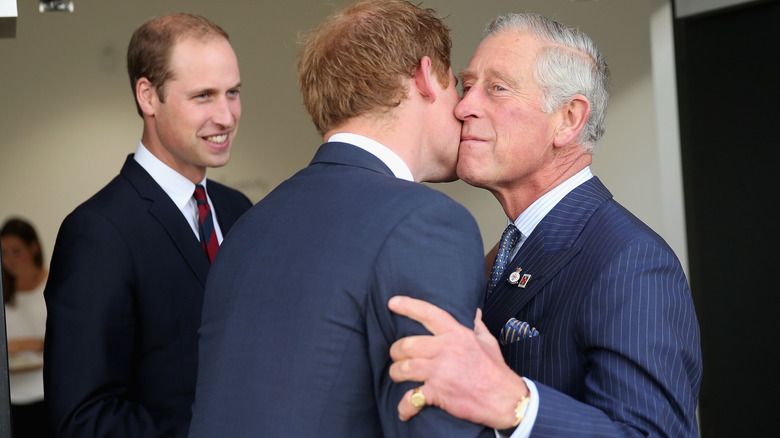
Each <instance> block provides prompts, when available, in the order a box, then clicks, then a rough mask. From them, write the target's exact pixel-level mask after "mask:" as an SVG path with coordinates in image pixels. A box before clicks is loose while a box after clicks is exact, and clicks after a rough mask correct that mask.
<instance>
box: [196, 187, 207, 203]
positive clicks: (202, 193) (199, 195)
mask: <svg viewBox="0 0 780 438" xmlns="http://www.w3.org/2000/svg"><path fill="white" fill-rule="evenodd" d="M193 196H195V200H196V201H198V204H200V203H202V202H206V189H205V188H204V187H203V186H202V185H200V184H198V185H196V186H195V194H194V195H193Z"/></svg>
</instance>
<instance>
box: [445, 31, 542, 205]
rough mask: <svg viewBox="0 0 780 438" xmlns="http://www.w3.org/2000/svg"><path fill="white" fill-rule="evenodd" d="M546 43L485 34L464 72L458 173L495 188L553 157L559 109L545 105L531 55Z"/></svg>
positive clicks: (524, 37) (517, 36)
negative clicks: (547, 108)
mask: <svg viewBox="0 0 780 438" xmlns="http://www.w3.org/2000/svg"><path fill="white" fill-rule="evenodd" d="M541 48H542V43H541V42H540V41H539V40H537V39H536V38H535V37H532V36H531V35H530V34H526V33H516V32H509V31H504V32H500V33H498V34H495V35H492V36H489V37H487V38H485V39H484V40H483V41H482V43H480V45H479V47H478V48H477V51H476V53H474V56H473V57H472V58H471V61H470V62H469V65H468V68H466V69H465V70H464V71H463V72H462V73H461V80H462V81H463V99H462V100H461V102H460V103H459V104H458V106H457V108H456V109H455V114H456V116H457V117H458V118H459V119H460V120H462V121H463V131H462V133H461V142H460V150H459V154H458V176H459V177H460V178H461V179H462V180H464V181H465V182H467V183H469V184H471V185H473V186H477V187H482V188H486V189H488V190H491V191H497V190H499V191H500V190H502V189H507V188H511V187H517V185H518V184H523V182H524V181H528V180H530V179H533V178H534V177H535V176H536V174H537V173H539V172H541V171H543V169H544V165H545V164H546V163H549V161H550V160H551V159H552V152H553V148H552V146H551V145H552V143H553V138H554V134H555V132H554V131H555V128H554V127H555V123H554V122H555V115H554V114H552V115H551V114H545V113H544V112H542V110H541V98H542V93H541V89H540V88H539V86H538V85H537V84H536V81H535V80H534V77H533V61H534V59H535V58H536V55H537V53H538V52H539V50H540V49H541Z"/></svg>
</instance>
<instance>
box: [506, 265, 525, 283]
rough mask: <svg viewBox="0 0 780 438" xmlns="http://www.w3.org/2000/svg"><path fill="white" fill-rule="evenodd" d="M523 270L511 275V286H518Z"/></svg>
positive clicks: (520, 269)
mask: <svg viewBox="0 0 780 438" xmlns="http://www.w3.org/2000/svg"><path fill="white" fill-rule="evenodd" d="M522 270H523V268H517V269H516V270H515V272H513V273H511V274H509V283H511V284H517V282H518V281H520V272H522Z"/></svg>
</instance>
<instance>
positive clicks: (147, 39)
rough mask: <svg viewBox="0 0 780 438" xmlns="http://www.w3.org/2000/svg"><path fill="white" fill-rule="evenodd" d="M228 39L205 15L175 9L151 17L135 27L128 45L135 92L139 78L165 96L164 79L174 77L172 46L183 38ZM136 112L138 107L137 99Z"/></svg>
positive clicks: (129, 71) (128, 65) (162, 98)
mask: <svg viewBox="0 0 780 438" xmlns="http://www.w3.org/2000/svg"><path fill="white" fill-rule="evenodd" d="M220 37H221V38H225V39H226V40H227V39H228V34H227V33H226V32H225V31H224V30H222V28H221V27H219V26H217V25H216V24H214V23H212V22H211V21H210V20H208V19H207V18H205V17H202V16H200V15H195V14H187V13H182V12H177V13H173V14H168V15H164V16H161V17H157V18H153V19H151V20H149V21H147V22H146V23H144V24H142V25H141V27H139V28H138V29H136V30H135V32H134V33H133V36H132V37H131V38H130V44H129V45H128V46H127V74H128V75H129V76H130V86H131V87H132V89H133V96H134V97H136V98H137V96H135V84H136V83H137V82H138V80H139V79H141V78H146V79H149V82H151V83H152V85H153V86H154V87H155V88H156V89H157V93H158V95H159V96H160V100H161V101H164V100H165V83H166V82H168V81H169V80H171V79H172V78H173V72H172V71H171V70H170V58H171V53H172V52H173V46H174V45H175V44H176V43H178V42H179V41H181V40H183V39H186V38H196V39H199V40H204V41H205V40H208V39H211V38H220ZM135 104H136V109H137V110H138V115H142V113H141V107H140V106H138V101H137V100H136V103H135Z"/></svg>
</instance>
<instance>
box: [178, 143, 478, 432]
mask: <svg viewBox="0 0 780 438" xmlns="http://www.w3.org/2000/svg"><path fill="white" fill-rule="evenodd" d="M484 289H485V274H484V256H483V247H482V241H481V238H480V235H479V230H478V228H477V225H476V223H475V221H474V219H473V218H472V217H471V215H470V214H469V213H468V212H467V211H466V209H465V208H463V207H462V206H460V205H459V204H457V203H456V202H454V201H453V200H451V199H450V198H448V197H447V196H445V195H444V194H442V193H440V192H437V191H435V190H432V189H430V188H428V187H426V186H424V185H421V184H416V183H412V182H408V181H403V180H399V179H397V178H395V177H393V176H392V173H391V172H390V170H389V169H388V168H387V167H386V166H385V165H384V164H383V163H382V162H381V161H380V160H378V159H377V158H376V157H374V156H373V155H371V154H370V153H368V152H366V151H364V150H362V149H359V148H357V147H355V146H353V145H348V144H344V143H326V144H324V145H323V146H322V147H321V148H320V150H319V151H318V152H317V154H316V156H315V157H314V160H313V161H312V163H311V164H310V165H309V166H308V167H307V168H305V169H303V170H302V171H300V172H299V173H297V174H296V175H295V176H293V177H292V178H291V179H289V180H287V181H285V182H284V183H282V184H281V185H280V186H279V187H278V188H277V189H275V190H274V191H273V192H271V193H270V194H269V195H268V196H266V197H265V198H264V199H263V200H262V201H260V202H259V203H258V204H257V205H256V206H254V207H253V208H252V209H251V210H250V211H249V212H248V213H247V214H246V215H245V216H244V217H242V219H241V220H239V221H238V223H236V225H235V226H234V227H233V230H232V231H231V234H230V236H228V237H227V238H226V239H225V242H224V244H223V245H222V247H221V248H220V254H219V256H218V257H217V260H216V261H215V264H214V266H213V269H212V271H211V275H210V277H209V281H208V285H207V287H206V297H205V303H204V310H203V325H202V327H201V342H200V369H199V374H198V385H197V393H196V400H195V405H194V407H193V420H192V425H191V428H190V437H193V438H195V437H197V438H204V437H223V436H224V437H231V438H238V437H255V436H268V437H318V438H328V437H334V438H335V437H338V438H343V437H372V438H378V437H407V438H412V437H448V438H453V437H474V436H485V437H492V436H493V432H492V431H491V430H486V429H484V428H482V427H479V426H477V425H474V424H471V423H467V422H465V421H463V420H458V419H456V418H454V417H452V416H450V415H449V414H446V413H445V412H443V411H442V410H440V409H438V408H433V407H427V408H425V409H424V410H423V411H422V412H421V413H420V414H418V415H417V416H415V417H414V418H413V419H412V420H411V421H409V422H407V423H404V422H401V421H400V420H399V419H398V410H397V405H398V402H399V401H400V399H401V397H402V396H403V394H404V393H405V392H406V391H407V390H409V389H410V388H413V387H415V386H418V385H419V384H415V383H413V382H407V383H404V384H395V383H393V382H392V380H391V379H390V377H389V375H388V369H389V365H390V363H391V360H390V357H389V349H390V345H391V344H392V343H393V342H394V341H395V340H397V339H399V338H401V337H404V336H409V335H414V334H422V333H427V332H426V331H425V329H424V328H423V327H422V326H421V325H419V324H418V323H416V322H413V321H411V320H410V319H407V318H404V317H401V316H398V315H395V314H393V313H392V312H390V311H389V310H388V308H387V301H388V299H389V298H390V297H392V296H394V295H399V294H403V295H411V296H414V297H418V298H422V299H425V300H427V301H430V302H432V303H435V304H437V305H439V306H441V307H443V308H444V309H446V310H448V311H449V312H451V313H452V314H453V315H454V317H455V318H457V319H458V320H459V321H460V322H461V323H463V324H465V325H468V326H473V319H474V315H475V312H476V309H477V307H478V306H479V304H480V303H481V302H482V300H483V299H484Z"/></svg>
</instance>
